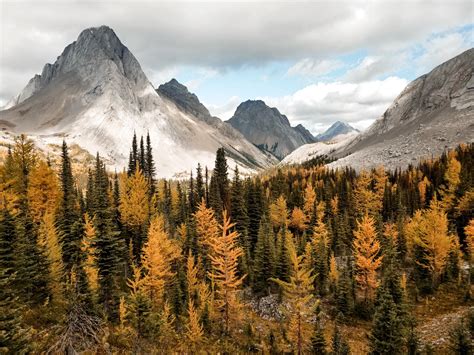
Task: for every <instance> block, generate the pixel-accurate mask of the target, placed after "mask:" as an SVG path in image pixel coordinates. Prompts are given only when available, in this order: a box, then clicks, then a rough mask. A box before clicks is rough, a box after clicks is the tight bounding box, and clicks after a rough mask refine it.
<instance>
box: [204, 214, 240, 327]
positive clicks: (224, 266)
mask: <svg viewBox="0 0 474 355" xmlns="http://www.w3.org/2000/svg"><path fill="white" fill-rule="evenodd" d="M222 221H223V223H222V225H221V226H220V230H221V233H220V235H219V236H218V237H216V238H213V240H212V241H211V246H212V254H211V262H212V271H211V272H210V273H209V276H210V278H211V280H213V282H214V283H215V285H216V289H217V300H216V305H217V307H218V308H219V309H220V310H221V312H222V313H223V319H224V327H225V329H224V330H225V332H226V333H229V331H230V325H231V323H232V322H233V321H235V320H237V318H238V315H239V309H240V303H239V300H238V299H237V291H238V290H239V289H240V287H241V285H242V280H243V279H244V278H245V275H244V276H242V277H239V276H238V275H237V269H238V264H239V258H240V257H241V256H242V254H243V251H242V248H240V247H239V246H237V244H238V241H237V240H238V237H239V235H238V233H237V231H236V230H234V229H233V227H234V225H235V224H234V223H231V221H230V218H229V217H228V216H227V211H226V210H224V212H223V214H222Z"/></svg>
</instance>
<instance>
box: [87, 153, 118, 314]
mask: <svg viewBox="0 0 474 355" xmlns="http://www.w3.org/2000/svg"><path fill="white" fill-rule="evenodd" d="M94 175H95V176H94V184H95V186H94V192H95V196H94V227H95V240H94V248H95V250H96V263H97V268H98V276H99V302H100V303H101V304H102V305H103V307H104V311H105V313H106V314H107V315H108V316H109V317H111V318H114V317H115V315H116V314H115V313H116V309H117V305H118V301H119V299H118V298H119V295H118V292H117V291H118V290H117V287H118V284H117V282H118V281H117V274H118V270H119V268H120V252H121V251H123V250H125V247H124V246H122V245H121V240H120V238H119V234H120V233H119V232H118V231H117V230H115V229H114V223H113V214H112V208H111V205H110V198H109V179H108V176H107V172H106V170H105V165H104V163H103V162H102V160H101V159H100V157H99V154H97V157H96V164H95V171H94Z"/></svg>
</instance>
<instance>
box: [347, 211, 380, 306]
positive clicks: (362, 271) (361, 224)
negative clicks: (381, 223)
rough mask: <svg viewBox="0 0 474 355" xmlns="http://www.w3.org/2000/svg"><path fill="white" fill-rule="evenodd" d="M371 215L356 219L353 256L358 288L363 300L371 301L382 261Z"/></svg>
mask: <svg viewBox="0 0 474 355" xmlns="http://www.w3.org/2000/svg"><path fill="white" fill-rule="evenodd" d="M374 225H375V221H374V218H373V217H370V216H368V215H365V216H364V217H363V218H362V220H360V221H359V220H358V221H357V229H356V230H355V231H354V258H355V267H356V275H355V279H356V282H357V286H358V288H359V289H360V290H361V291H362V293H363V295H364V300H365V301H368V300H370V301H372V300H373V299H374V295H375V289H376V288H377V286H378V280H377V269H378V268H379V267H380V265H381V263H382V258H383V257H382V256H379V253H380V243H379V241H378V240H377V233H376V231H375V226H374Z"/></svg>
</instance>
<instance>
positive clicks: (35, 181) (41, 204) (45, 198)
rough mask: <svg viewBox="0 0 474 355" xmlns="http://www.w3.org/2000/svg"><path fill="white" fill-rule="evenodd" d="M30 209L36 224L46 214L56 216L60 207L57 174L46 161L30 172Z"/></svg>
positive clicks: (28, 192)
mask: <svg viewBox="0 0 474 355" xmlns="http://www.w3.org/2000/svg"><path fill="white" fill-rule="evenodd" d="M27 194H28V207H29V209H30V212H31V217H32V218H33V221H34V222H36V223H38V224H39V223H41V220H42V218H43V216H44V215H46V214H54V213H55V212H56V209H57V208H58V206H59V201H60V198H61V191H60V188H59V181H58V177H57V176H56V173H55V172H54V170H53V169H51V168H50V167H49V166H48V164H47V163H46V162H44V161H40V162H39V163H38V164H37V165H36V166H35V167H34V168H33V170H32V171H31V172H30V175H29V181H28V191H27Z"/></svg>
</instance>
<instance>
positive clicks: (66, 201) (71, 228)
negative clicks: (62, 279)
mask: <svg viewBox="0 0 474 355" xmlns="http://www.w3.org/2000/svg"><path fill="white" fill-rule="evenodd" d="M61 160H62V163H61V174H60V180H61V190H62V199H61V202H60V205H59V210H58V216H57V227H58V233H59V236H60V241H61V246H62V256H63V260H64V267H65V272H66V275H67V277H68V278H69V277H70V275H71V271H72V270H73V269H76V270H78V269H79V265H80V263H81V240H82V234H83V223H82V218H81V214H80V211H79V208H78V207H79V206H78V205H79V204H78V201H77V195H76V192H75V188H74V178H73V176H72V167H71V160H70V158H69V153H68V147H67V144H66V142H65V141H63V145H62V152H61ZM91 195H92V194H91Z"/></svg>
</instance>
